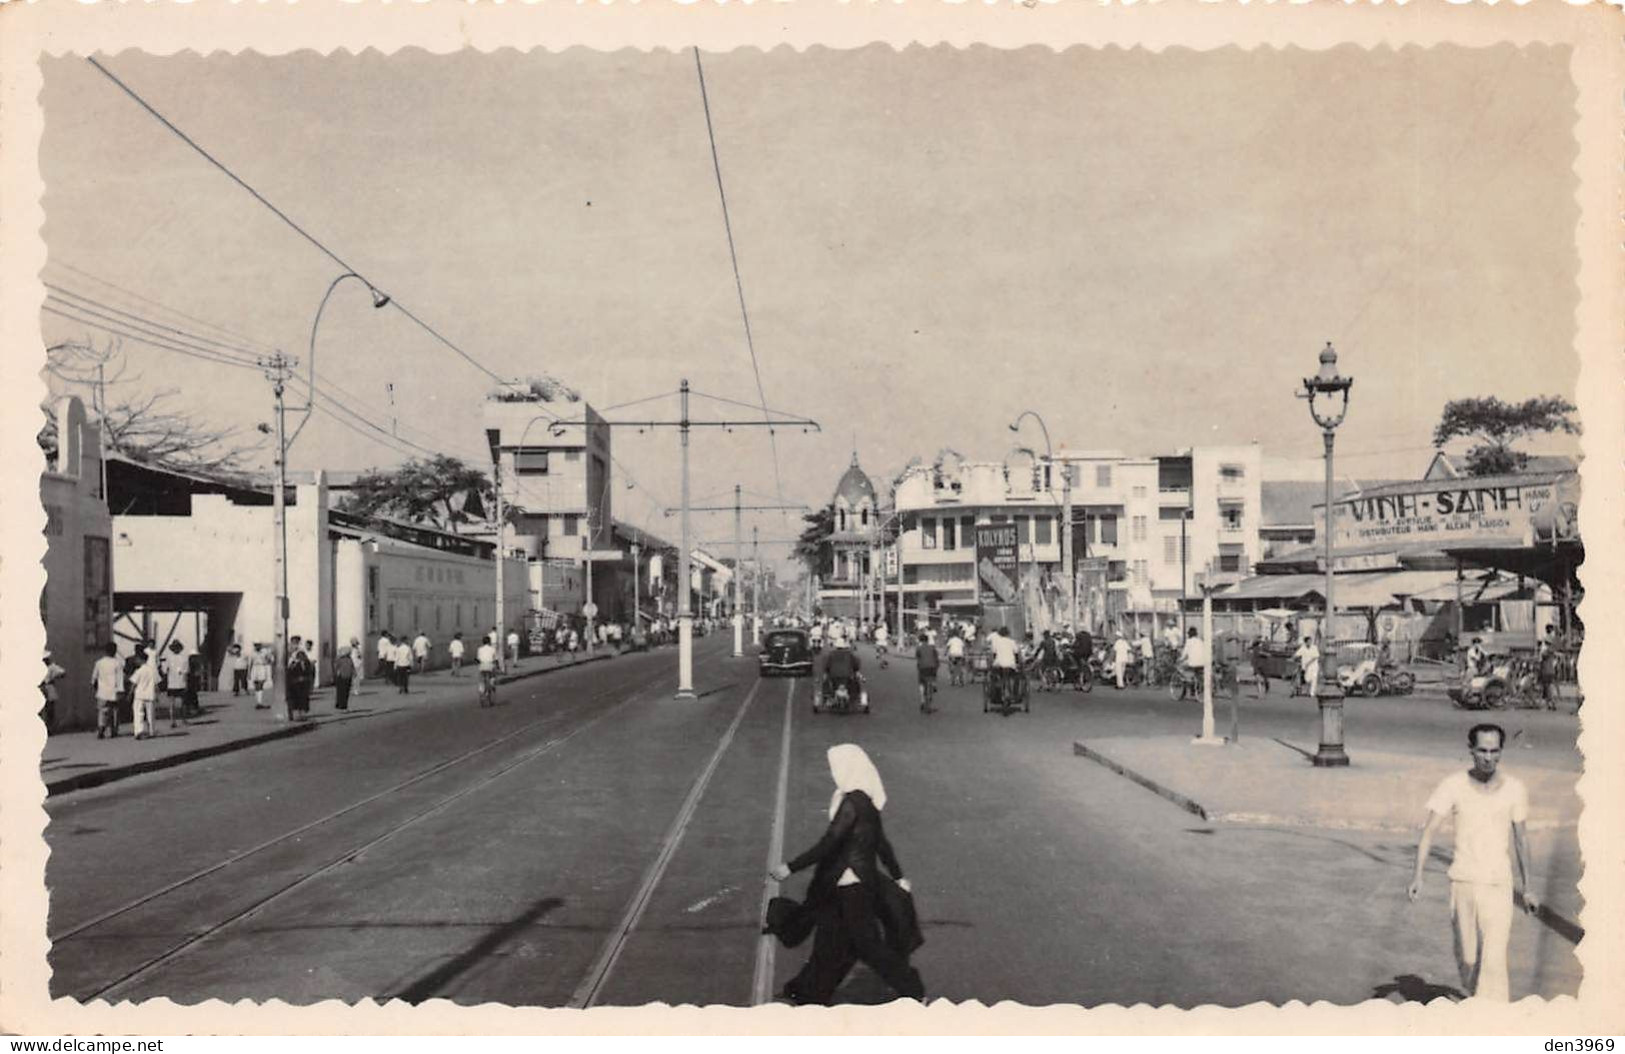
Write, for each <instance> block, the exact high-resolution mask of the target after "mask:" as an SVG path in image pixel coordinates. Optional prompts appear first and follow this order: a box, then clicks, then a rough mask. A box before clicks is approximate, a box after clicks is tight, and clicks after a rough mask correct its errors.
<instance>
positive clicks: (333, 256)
mask: <svg viewBox="0 0 1625 1054" xmlns="http://www.w3.org/2000/svg"><path fill="white" fill-rule="evenodd" d="M85 61H86V62H88V63H90V64H91V65H92V66H94V67H95V68H96V70H97V71H98V72H99V73H101V75H102V76H104V77H106V78H107V79H108V80H110V81H112V82H113V83H114V84H115V85H117V86H118V88H119V90H120V91H122V92H124V94H125V95H128V96H129V97H130V99H131V100H133V101H134V102H135V104H136V105H137V106H140V107H141V108H142V109H143V110H145V111H147V113H148V114H150V115H151V116H152V117H153V119H154V120H156V121H157V122H158V123H159V124H161V125H163V126H164V127H165V128H167V129H169V131H170V132H172V133H174V135H175V136H176V137H177V138H179V139H180V140H181V142H183V143H185V144H186V145H187V146H189V147H191V148H192V149H193V150H194V151H196V152H197V154H198V155H199V156H200V157H202V158H203V159H204V160H205V161H207V162H209V164H211V165H213V166H214V167H215V168H217V169H219V170H220V172H221V173H222V174H223V175H225V177H226V178H227V179H230V180H231V181H232V182H233V183H235V184H237V185H238V186H239V187H241V188H243V190H245V191H247V192H248V194H249V195H250V196H251V197H253V199H254V200H255V201H258V202H259V203H260V204H261V205H264V206H265V207H266V208H267V209H269V210H270V211H271V212H272V213H273V214H274V215H275V216H276V217H277V218H278V219H280V220H281V221H282V222H283V223H285V224H287V225H288V227H290V228H292V230H293V231H294V232H295V233H297V234H298V235H299V236H300V237H301V238H303V239H305V241H307V242H309V243H310V244H311V245H313V246H315V248H316V249H317V251H318V252H320V253H321V254H322V255H323V256H326V257H327V258H328V259H329V260H332V261H333V262H334V263H336V264H338V265H339V266H340V267H342V268H344V270H345V271H347V272H349V273H350V274H353V275H355V276H356V277H357V278H360V279H361V281H363V282H365V283H366V284H367V285H368V286H369V287H370V288H372V289H377V288H378V286H377V285H376V284H375V283H374V282H372V281H371V280H370V279H368V278H367V277H366V276H365V275H363V274H362V273H361V272H360V271H358V270H357V269H356V268H354V267H352V266H351V265H350V264H349V263H348V262H347V261H346V260H345V259H344V258H343V257H342V256H340V255H339V254H338V253H336V252H334V251H333V250H332V249H329V248H328V247H327V246H326V245H325V244H323V243H322V241H321V240H320V239H319V238H317V237H316V236H315V235H313V234H311V233H310V232H309V231H307V230H305V228H303V227H301V226H300V225H299V224H298V223H296V222H295V221H294V220H293V218H292V217H291V216H289V215H288V214H287V213H285V212H283V211H282V210H281V209H279V208H277V206H276V205H275V204H273V203H272V202H271V200H270V199H269V198H267V197H266V196H265V195H263V194H261V193H260V192H259V191H257V190H255V189H254V188H253V187H252V186H250V185H249V184H248V182H247V181H246V180H244V179H243V178H242V177H241V176H239V175H237V173H235V172H233V171H232V170H231V169H230V168H228V167H227V166H226V165H225V163H224V162H222V161H220V160H219V159H218V158H216V157H215V156H214V155H213V154H211V153H209V152H208V151H207V150H205V149H204V148H203V147H202V146H201V145H200V144H199V143H198V142H197V141H196V140H194V139H193V138H192V137H191V136H189V135H187V134H186V133H185V132H183V131H181V129H180V128H178V127H177V126H176V125H175V123H174V122H173V121H171V120H170V119H169V118H167V117H165V116H164V115H163V114H161V113H159V112H158V110H157V109H156V108H155V107H154V106H153V105H152V104H151V103H149V102H147V100H146V99H143V98H142V97H141V96H140V95H139V94H138V93H137V92H136V91H135V89H133V88H131V87H130V86H129V85H128V84H125V83H124V82H123V81H122V80H120V79H119V78H118V76H117V75H116V74H114V73H113V71H111V70H109V69H108V68H107V67H106V66H103V65H102V64H101V63H100V62H97V61H96V58H95V56H93V55H87V56H85ZM389 306H391V307H393V308H395V310H397V311H399V312H400V313H401V314H403V315H405V316H406V317H407V318H409V319H411V320H412V322H414V323H415V324H416V325H417V326H418V328H419V329H422V330H423V331H424V332H425V333H427V334H429V335H430V336H431V337H433V338H434V339H435V340H437V341H439V342H440V343H441V344H444V345H445V346H446V347H447V348H449V349H451V350H452V351H454V352H456V353H457V354H458V355H459V356H461V357H462V358H463V359H464V360H465V361H466V362H468V364H469V365H471V366H473V367H474V368H475V369H477V370H479V371H480V372H481V373H484V374H485V375H486V376H487V377H490V378H491V379H492V380H494V381H496V382H497V383H498V384H501V385H503V386H505V387H508V388H517V387H518V386H517V385H516V384H514V382H513V381H511V380H509V379H508V378H506V377H503V376H502V375H501V374H499V373H497V372H496V371H494V370H492V369H491V368H490V367H489V366H486V365H485V364H484V363H483V362H481V361H480V360H478V359H476V358H475V357H474V356H472V355H470V354H469V353H468V352H466V351H464V350H463V349H462V348H460V347H458V346H457V344H456V343H454V342H453V341H451V340H450V339H449V338H447V337H446V336H445V334H443V333H441V332H440V331H439V330H437V329H435V328H434V327H433V326H431V325H429V324H428V323H427V322H425V321H423V319H421V318H419V317H418V316H417V315H416V314H414V313H413V312H412V311H410V310H409V309H408V308H407V307H406V305H404V304H402V303H401V302H400V300H399V299H398V298H396V297H394V296H391V297H390V300H389Z"/></svg>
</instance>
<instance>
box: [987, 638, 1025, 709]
mask: <svg viewBox="0 0 1625 1054" xmlns="http://www.w3.org/2000/svg"><path fill="white" fill-rule="evenodd" d="M992 647H993V669H992V676H993V683H994V684H995V685H996V686H997V687H998V689H999V698H1000V699H1009V698H1011V694H1012V693H1013V692H1014V691H1015V684H1016V678H1017V676H1018V675H1019V674H1020V672H1021V655H1020V652H1019V651H1018V650H1017V648H1016V642H1015V641H1013V640H1011V639H1010V631H1009V630H1008V629H1005V628H1004V627H1003V626H1000V627H999V628H998V629H997V630H995V631H994V632H993V641H992Z"/></svg>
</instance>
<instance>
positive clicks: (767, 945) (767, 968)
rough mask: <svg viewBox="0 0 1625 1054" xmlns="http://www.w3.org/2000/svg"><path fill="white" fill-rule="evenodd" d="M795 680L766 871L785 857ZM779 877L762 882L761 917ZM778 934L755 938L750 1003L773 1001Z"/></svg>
mask: <svg viewBox="0 0 1625 1054" xmlns="http://www.w3.org/2000/svg"><path fill="white" fill-rule="evenodd" d="M796 684H797V682H796V681H795V680H791V681H790V684H789V686H788V687H787V688H786V689H785V693H784V730H783V731H782V732H781V733H780V736H779V776H778V780H777V785H776V787H775V789H774V797H773V828H772V831H771V832H770V833H769V835H768V840H767V864H766V866H764V867H763V868H762V871H763V873H764V874H767V873H768V872H770V871H771V870H772V868H773V866H774V865H775V864H777V863H778V862H779V861H780V860H783V859H784V812H785V808H786V806H787V804H788V799H789V795H790V736H791V733H792V731H793V728H794V722H795V713H796V708H795V698H796ZM779 889H780V883H779V880H778V879H776V878H774V877H772V875H771V874H769V875H768V877H767V879H766V880H765V881H764V884H763V886H762V911H761V917H762V918H764V919H765V918H767V905H768V902H769V901H771V900H772V899H773V898H774V897H776V896H778V895H779ZM776 941H777V938H776V937H774V936H773V935H772V934H771V933H764V934H762V935H761V936H759V937H758V938H757V939H756V969H755V971H754V972H753V973H752V975H751V982H750V1005H751V1006H761V1005H763V1004H764V1003H770V1002H772V1001H773V970H774V957H775V949H776Z"/></svg>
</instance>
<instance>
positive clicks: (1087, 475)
mask: <svg viewBox="0 0 1625 1054" xmlns="http://www.w3.org/2000/svg"><path fill="white" fill-rule="evenodd" d="M1261 469H1262V457H1261V453H1260V450H1259V447H1258V446H1256V445H1248V446H1241V447H1201V448H1196V449H1193V450H1189V451H1182V452H1180V453H1178V454H1173V455H1167V456H1160V457H1159V456H1131V455H1127V454H1124V453H1122V452H1120V451H1071V450H1060V451H1057V452H1056V453H1055V455H1054V462H1053V464H1052V463H1050V462H1048V461H1047V460H1046V459H1043V458H1035V457H1034V456H1033V455H1032V453H1031V452H1029V451H1026V450H1021V451H1016V452H1014V453H1012V454H1011V455H1010V456H1008V457H1007V458H1006V459H1005V460H1003V461H965V460H963V459H961V458H960V457H959V456H958V455H956V454H954V453H952V452H951V451H947V452H944V453H943V454H942V455H939V457H938V458H937V460H936V461H935V462H934V463H933V464H930V465H921V466H916V467H915V468H913V469H911V470H909V471H908V472H907V473H905V475H904V477H903V479H902V480H901V482H900V483H899V485H898V488H897V496H896V507H897V513H898V516H899V518H900V521H901V523H900V528H901V532H902V533H901V536H900V539H899V552H900V556H901V564H902V582H901V584H900V590H901V593H902V595H903V602H904V604H905V607H907V608H908V609H909V610H910V611H914V612H919V613H926V614H929V613H932V612H942V613H946V614H951V613H953V612H955V611H956V610H957V611H969V610H973V609H975V608H976V607H978V606H979V604H980V602H981V600H982V599H983V597H982V596H981V594H980V590H979V586H978V572H977V554H976V551H975V546H976V531H975V529H976V527H978V526H990V525H995V524H1001V523H1010V524H1013V525H1014V527H1015V537H1016V543H1017V549H1018V555H1019V563H1020V569H1021V575H1020V577H1021V580H1022V590H1023V597H1024V603H1025V606H1026V608H1027V610H1028V616H1029V620H1030V622H1031V623H1032V624H1033V625H1035V626H1036V627H1038V628H1044V627H1047V626H1049V625H1054V624H1058V623H1061V622H1064V621H1067V620H1068V619H1069V616H1070V611H1069V607H1070V590H1069V589H1068V584H1067V582H1066V580H1065V575H1064V571H1063V568H1062V564H1061V560H1062V555H1063V554H1062V551H1061V548H1062V547H1061V533H1060V532H1061V524H1062V518H1063V509H1064V504H1065V501H1066V499H1067V497H1068V496H1069V497H1070V500H1071V505H1072V521H1071V522H1072V532H1073V534H1072V544H1073V557H1074V561H1075V571H1076V574H1077V581H1078V596H1079V600H1078V606H1079V621H1081V622H1083V623H1085V624H1086V625H1090V626H1091V627H1093V628H1097V629H1098V628H1100V627H1101V626H1103V625H1106V624H1109V623H1113V622H1115V621H1117V620H1118V619H1119V618H1140V619H1144V618H1146V617H1148V616H1153V615H1154V614H1156V613H1159V612H1160V613H1166V614H1172V613H1174V612H1177V611H1178V610H1179V604H1180V599H1181V597H1182V596H1196V595H1199V593H1198V590H1197V585H1196V584H1197V575H1198V574H1199V573H1202V574H1207V575H1214V574H1217V575H1219V576H1223V577H1230V576H1234V577H1240V576H1242V575H1244V574H1246V573H1247V570H1248V568H1249V567H1250V566H1251V565H1252V564H1253V562H1254V561H1256V560H1257V559H1258V556H1259V533H1258V528H1259V522H1260V521H1259V516H1260V483H1261V481H1260V478H1259V477H1260V474H1261ZM1068 482H1069V483H1070V487H1068ZM1068 490H1070V494H1069V495H1068Z"/></svg>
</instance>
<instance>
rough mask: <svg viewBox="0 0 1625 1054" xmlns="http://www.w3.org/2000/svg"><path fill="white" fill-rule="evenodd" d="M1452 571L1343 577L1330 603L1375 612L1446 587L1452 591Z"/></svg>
mask: <svg viewBox="0 0 1625 1054" xmlns="http://www.w3.org/2000/svg"><path fill="white" fill-rule="evenodd" d="M1455 579H1456V576H1455V573H1454V572H1453V571H1395V572H1392V573H1389V574H1373V575H1343V576H1341V577H1339V578H1338V580H1337V584H1336V587H1335V588H1336V593H1335V595H1334V596H1333V598H1332V599H1333V601H1334V602H1335V603H1336V605H1337V606H1338V607H1339V608H1371V609H1372V610H1378V609H1381V608H1385V607H1390V606H1392V605H1394V604H1396V603H1399V602H1400V601H1401V600H1402V599H1403V598H1405V597H1414V596H1416V595H1417V594H1419V593H1425V592H1427V591H1429V590H1432V589H1437V588H1438V587H1439V586H1441V585H1443V584H1445V583H1451V584H1452V588H1454V582H1455Z"/></svg>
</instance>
